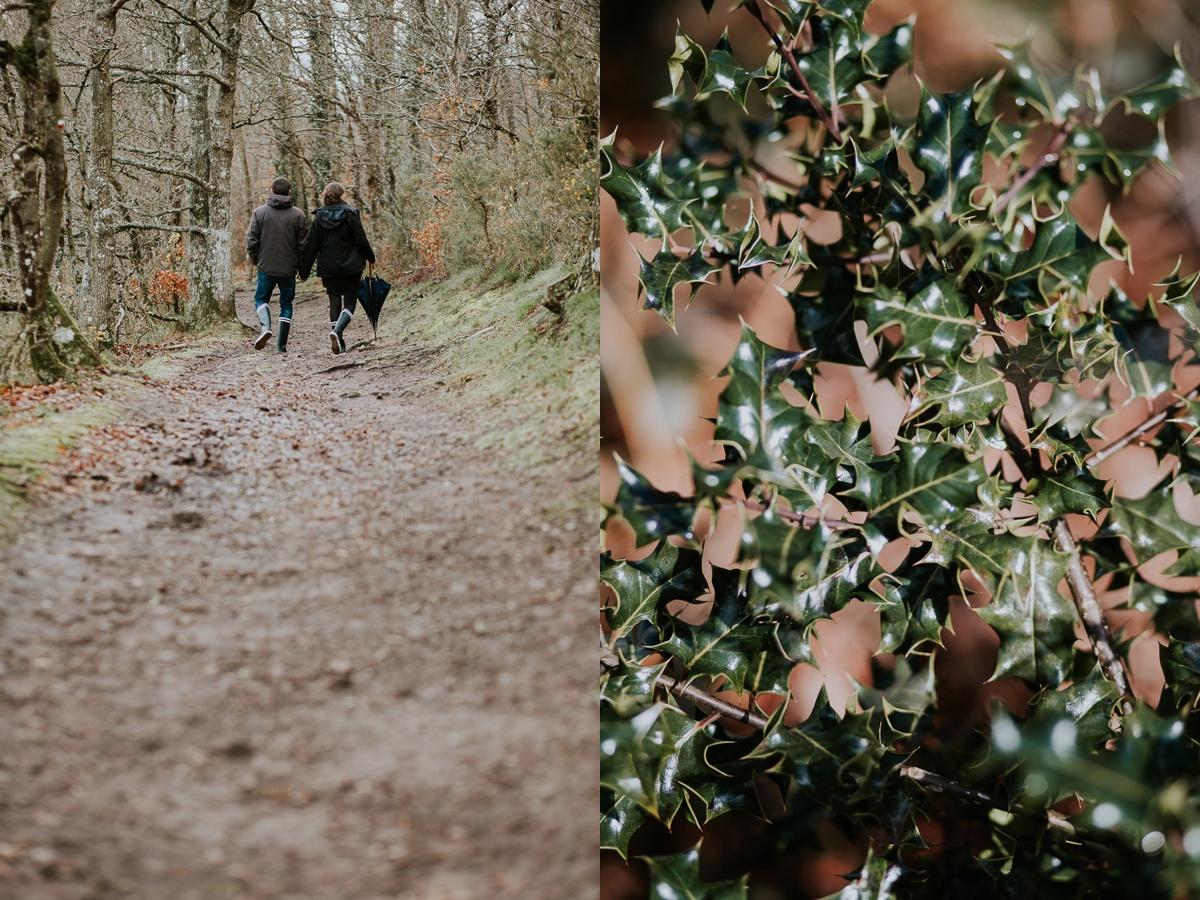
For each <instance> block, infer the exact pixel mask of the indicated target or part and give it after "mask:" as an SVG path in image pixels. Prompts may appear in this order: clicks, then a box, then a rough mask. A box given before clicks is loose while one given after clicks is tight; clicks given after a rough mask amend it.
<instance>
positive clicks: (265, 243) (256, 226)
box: [246, 194, 308, 278]
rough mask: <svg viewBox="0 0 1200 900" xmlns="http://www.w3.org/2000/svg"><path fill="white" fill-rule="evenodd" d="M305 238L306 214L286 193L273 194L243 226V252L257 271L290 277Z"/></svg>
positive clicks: (301, 251)
mask: <svg viewBox="0 0 1200 900" xmlns="http://www.w3.org/2000/svg"><path fill="white" fill-rule="evenodd" d="M307 238H308V216H306V215H304V213H303V212H302V211H301V210H298V209H296V207H294V206H292V198H291V197H289V196H287V195H286V194H272V195H271V197H270V199H269V200H267V202H266V203H264V204H263V205H262V206H260V207H259V208H258V209H256V210H254V214H253V215H251V216H250V224H249V225H248V226H247V227H246V253H247V255H248V256H249V257H250V261H251V262H252V263H254V265H256V266H258V271H260V272H262V273H263V274H265V275H274V276H276V277H278V278H291V277H293V276H294V275H295V274H296V269H298V268H299V266H300V254H301V253H303V252H304V243H305V241H306V240H307Z"/></svg>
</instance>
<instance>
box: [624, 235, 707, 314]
mask: <svg viewBox="0 0 1200 900" xmlns="http://www.w3.org/2000/svg"><path fill="white" fill-rule="evenodd" d="M639 261H640V266H641V273H640V275H639V276H638V278H639V280H640V281H641V284H642V288H643V290H645V292H646V309H649V310H652V311H654V312H656V313H658V314H659V315H660V316H662V317H663V318H664V319H666V320H667V324H668V325H670V326H671V327H672V328H674V327H675V288H677V287H679V286H680V285H681V284H686V285H688V286H689V290H688V302H689V303H690V302H691V299H692V297H694V296H695V295H696V291H697V290H699V288H700V285H702V284H704V283H705V282H707V281H708V276H709V275H711V274H712V273H713V272H716V271H717V269H718V267H717V266H714V265H712V264H711V263H709V261H708V260H707V259H705V258H704V253H703V251H701V250H700V249H699V248H697V249H695V250H693V251H691V252H690V253H688V254H687V255H686V256H677V255H676V254H675V253H673V252H672V251H670V250H667V249H662V250H659V251H658V253H657V254H655V256H654V258H653V259H641V257H640V255H639Z"/></svg>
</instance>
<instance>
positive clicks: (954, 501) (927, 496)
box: [865, 441, 989, 539]
mask: <svg viewBox="0 0 1200 900" xmlns="http://www.w3.org/2000/svg"><path fill="white" fill-rule="evenodd" d="M988 480H989V477H988V474H987V470H986V469H985V468H984V464H983V460H982V459H975V460H970V459H968V458H967V457H966V455H965V454H964V453H963V451H962V450H960V449H959V448H957V447H954V446H952V445H950V444H931V443H912V442H908V441H902V442H900V444H899V445H898V446H897V448H896V464H895V465H894V466H893V467H892V468H891V469H890V470H889V471H888V472H886V473H885V474H883V475H882V476H881V477H880V478H877V479H875V480H874V482H873V483H872V484H871V485H870V486H869V487H870V492H871V493H870V495H869V506H870V517H869V518H868V520H867V523H868V524H867V526H865V527H866V528H867V529H868V534H873V533H874V534H882V535H883V536H885V537H886V538H888V539H891V538H895V537H899V536H900V534H901V533H902V529H901V522H902V520H903V519H904V517H905V515H906V514H908V513H910V512H912V513H916V514H917V515H919V516H920V517H921V518H922V520H923V521H924V523H925V526H926V528H927V529H936V528H939V527H943V526H945V525H947V524H948V523H950V522H952V521H954V520H956V519H958V518H959V516H960V515H961V510H962V509H964V508H966V507H969V506H973V505H975V504H977V503H978V502H979V488H980V487H981V486H983V485H984V484H985V483H986V482H987V481H988Z"/></svg>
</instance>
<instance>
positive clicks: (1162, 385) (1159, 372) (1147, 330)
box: [1103, 287, 1175, 399]
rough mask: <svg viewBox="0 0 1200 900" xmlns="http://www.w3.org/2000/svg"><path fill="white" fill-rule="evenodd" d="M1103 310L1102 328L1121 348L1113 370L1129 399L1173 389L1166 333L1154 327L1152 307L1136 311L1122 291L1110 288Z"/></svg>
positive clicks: (1167, 335)
mask: <svg viewBox="0 0 1200 900" xmlns="http://www.w3.org/2000/svg"><path fill="white" fill-rule="evenodd" d="M1103 310H1104V314H1105V316H1106V318H1107V321H1106V325H1107V327H1108V328H1109V330H1110V331H1111V332H1112V335H1113V337H1114V339H1115V340H1116V341H1117V343H1118V344H1119V345H1120V348H1121V350H1120V353H1119V354H1118V356H1117V368H1118V372H1119V374H1120V377H1121V382H1122V383H1123V384H1124V385H1125V386H1126V387H1128V388H1129V391H1130V394H1131V397H1146V398H1148V399H1153V398H1155V397H1158V396H1159V395H1161V394H1164V393H1166V392H1167V391H1169V390H1170V389H1171V388H1172V387H1174V386H1175V377H1174V368H1175V367H1174V363H1173V361H1172V360H1171V357H1170V350H1171V343H1170V337H1171V336H1170V332H1168V331H1167V330H1166V329H1165V328H1162V327H1161V326H1160V325H1159V324H1158V317H1157V316H1155V315H1154V309H1153V307H1152V305H1151V304H1149V303H1147V304H1146V305H1145V306H1143V307H1140V308H1139V307H1138V306H1135V305H1134V304H1133V302H1132V301H1130V299H1129V297H1127V296H1126V295H1125V292H1124V291H1122V290H1120V288H1117V287H1113V289H1112V290H1111V291H1109V294H1108V296H1107V297H1106V298H1105V299H1104V304H1103Z"/></svg>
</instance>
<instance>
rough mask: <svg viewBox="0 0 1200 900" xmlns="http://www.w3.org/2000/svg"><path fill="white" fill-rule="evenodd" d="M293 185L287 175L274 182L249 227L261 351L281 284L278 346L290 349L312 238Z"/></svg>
mask: <svg viewBox="0 0 1200 900" xmlns="http://www.w3.org/2000/svg"><path fill="white" fill-rule="evenodd" d="M291 194H292V184H291V182H290V181H288V180H287V179H286V178H276V179H275V180H274V181H272V182H271V196H270V197H269V198H268V199H267V202H266V203H264V204H263V205H262V206H260V207H258V209H256V210H254V213H253V215H251V216H250V224H249V225H248V226H247V228H246V254H247V255H248V256H249V257H250V261H251V262H252V263H254V265H256V266H257V267H258V288H257V289H256V290H255V292H254V311H255V312H257V313H258V321H259V322H261V323H262V334H260V335H259V336H258V339H257V340H255V342H254V349H255V350H261V349H262V348H263V347H265V346H267V342H268V341H270V340H271V308H270V307H269V306H268V305H267V303H268V301H269V300H270V299H271V292H272V291H274V290H275V287H276V285H278V287H279V337H278V338H277V339H276V341H275V349H276V351H278V352H279V353H286V352H287V341H288V331H289V329H290V328H291V327H292V300H293V298H294V297H295V296H296V268H297V266H298V265H299V263H300V254H301V252H302V251H303V250H304V243H305V241H306V240H307V238H308V217H307V216H306V215H304V213H303V212H302V211H301V210H299V209H296V207H294V206H293V205H292V197H291Z"/></svg>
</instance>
